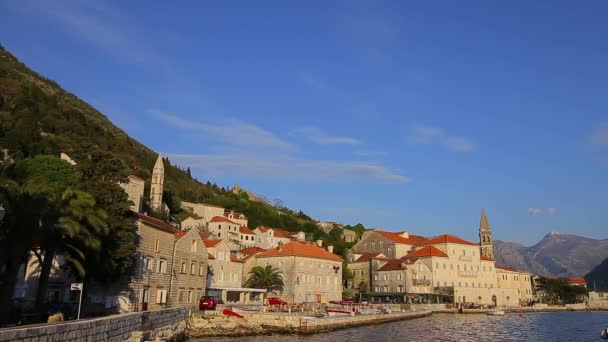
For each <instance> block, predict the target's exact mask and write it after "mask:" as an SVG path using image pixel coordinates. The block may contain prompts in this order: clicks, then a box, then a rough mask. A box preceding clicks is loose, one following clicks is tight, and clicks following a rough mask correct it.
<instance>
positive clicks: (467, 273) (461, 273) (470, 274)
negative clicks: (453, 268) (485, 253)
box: [458, 270, 479, 278]
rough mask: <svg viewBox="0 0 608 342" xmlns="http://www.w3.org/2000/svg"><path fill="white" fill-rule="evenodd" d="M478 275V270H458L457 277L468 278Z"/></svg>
mask: <svg viewBox="0 0 608 342" xmlns="http://www.w3.org/2000/svg"><path fill="white" fill-rule="evenodd" d="M478 275H479V272H478V271H463V270H461V271H458V276H459V277H469V278H473V277H477V276H478Z"/></svg>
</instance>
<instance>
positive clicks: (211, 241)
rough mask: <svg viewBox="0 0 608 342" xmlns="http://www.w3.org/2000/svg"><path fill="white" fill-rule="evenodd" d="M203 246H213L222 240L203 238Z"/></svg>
mask: <svg viewBox="0 0 608 342" xmlns="http://www.w3.org/2000/svg"><path fill="white" fill-rule="evenodd" d="M203 242H204V243H205V247H207V248H209V247H215V245H217V244H218V243H220V242H222V240H204V241H203Z"/></svg>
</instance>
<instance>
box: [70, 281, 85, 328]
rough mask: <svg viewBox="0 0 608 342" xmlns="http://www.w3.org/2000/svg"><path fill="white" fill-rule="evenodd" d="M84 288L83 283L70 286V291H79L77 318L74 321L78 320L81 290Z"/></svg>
mask: <svg viewBox="0 0 608 342" xmlns="http://www.w3.org/2000/svg"><path fill="white" fill-rule="evenodd" d="M83 288H84V284H83V283H72V285H71V286H70V290H72V291H80V299H78V317H77V318H76V319H80V305H81V304H82V289H83Z"/></svg>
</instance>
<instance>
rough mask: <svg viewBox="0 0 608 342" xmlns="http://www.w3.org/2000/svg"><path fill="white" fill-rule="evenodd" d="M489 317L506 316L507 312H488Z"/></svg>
mask: <svg viewBox="0 0 608 342" xmlns="http://www.w3.org/2000/svg"><path fill="white" fill-rule="evenodd" d="M487 315H488V316H504V315H505V312H504V311H503V310H494V311H488V313H487Z"/></svg>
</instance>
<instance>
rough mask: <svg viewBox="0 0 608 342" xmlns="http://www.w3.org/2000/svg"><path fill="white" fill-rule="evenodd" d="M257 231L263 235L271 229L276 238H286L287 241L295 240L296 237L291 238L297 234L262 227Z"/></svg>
mask: <svg viewBox="0 0 608 342" xmlns="http://www.w3.org/2000/svg"><path fill="white" fill-rule="evenodd" d="M257 229H259V230H260V231H261V232H262V233H266V232H267V231H268V230H269V229H272V231H273V232H274V236H275V237H279V238H286V239H293V238H294V237H293V236H291V234H296V233H293V232H288V231H286V230H283V229H279V228H270V227H263V226H261V227H258V228H257Z"/></svg>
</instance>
